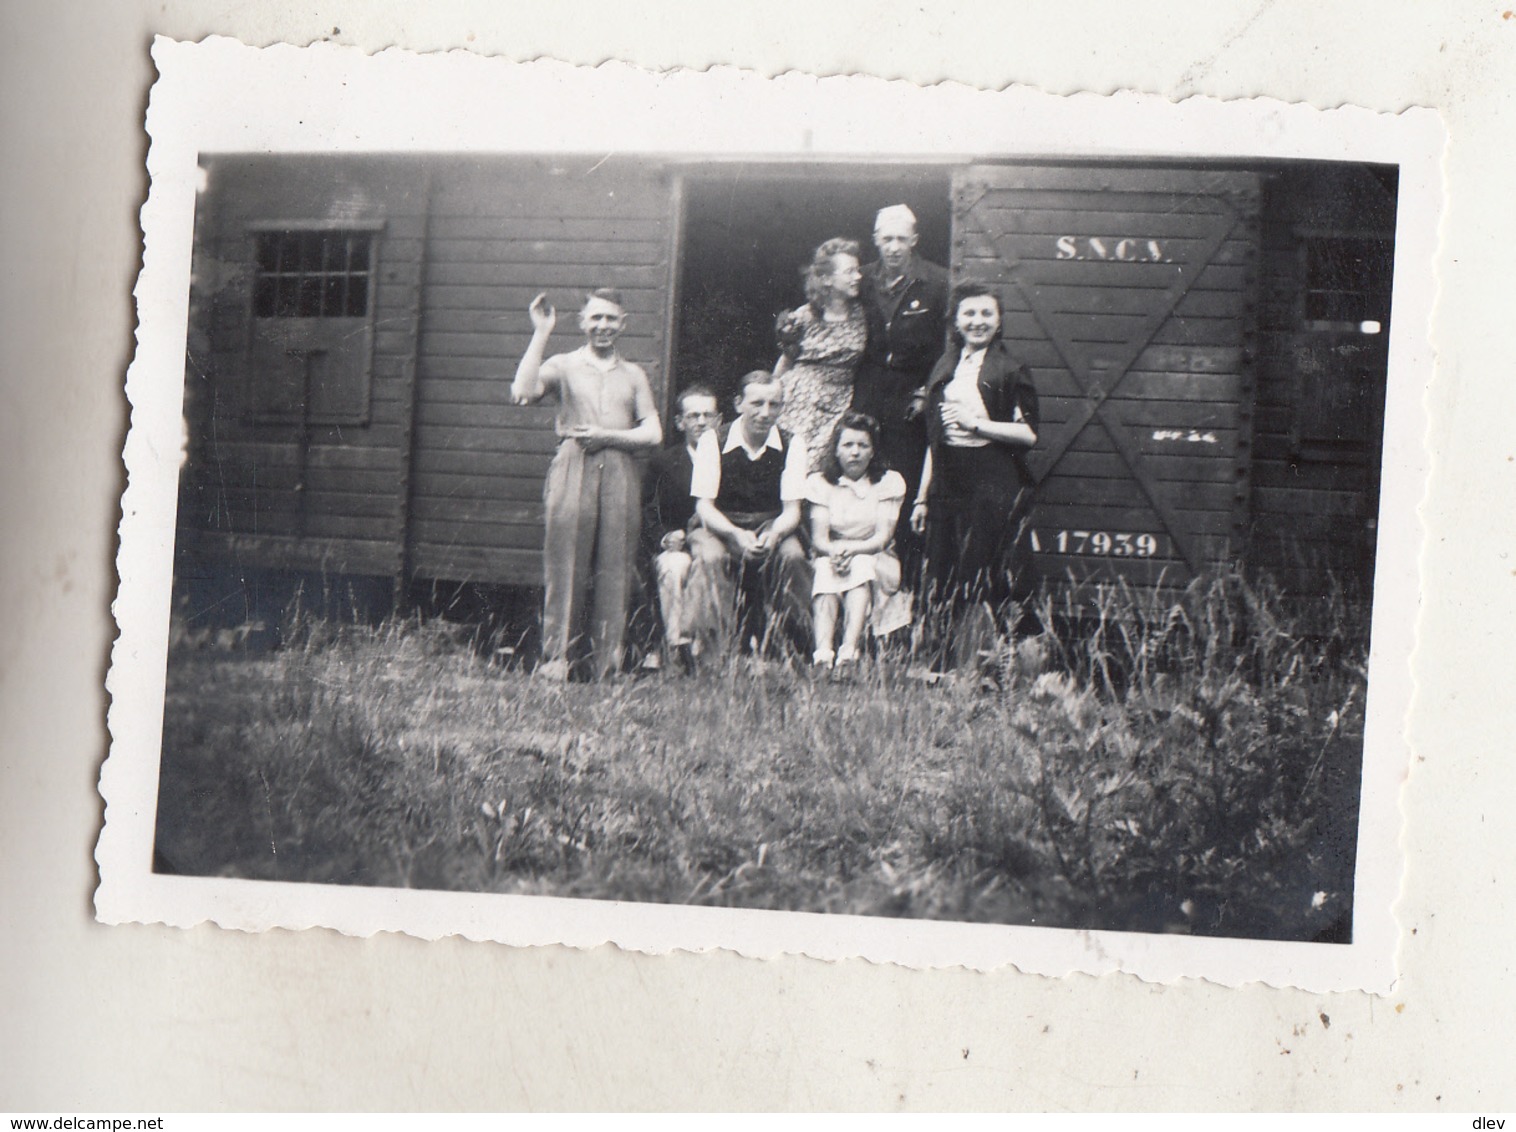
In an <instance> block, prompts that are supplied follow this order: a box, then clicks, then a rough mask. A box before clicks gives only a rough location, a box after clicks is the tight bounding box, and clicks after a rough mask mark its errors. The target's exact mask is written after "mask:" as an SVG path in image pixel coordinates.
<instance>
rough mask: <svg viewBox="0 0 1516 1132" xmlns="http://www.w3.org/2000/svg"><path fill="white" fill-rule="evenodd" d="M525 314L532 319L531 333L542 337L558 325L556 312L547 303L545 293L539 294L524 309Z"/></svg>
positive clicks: (550, 304)
mask: <svg viewBox="0 0 1516 1132" xmlns="http://www.w3.org/2000/svg"><path fill="white" fill-rule="evenodd" d="M526 313H527V314H528V315H530V316H531V319H532V331H533V332H534V333H536V334H541V335H542V336H543V337H546V336H547V335H549V334H551V333H552V332H553V327H555V326H557V325H558V312H557V311H556V310H554V309H553V304H552V303H550V302H548V301H547V292H546V291H542V292H539V293H538V295H537V297H536V298H535V299H533V300H532V302H531V305H530V306H529V307H527V308H526Z"/></svg>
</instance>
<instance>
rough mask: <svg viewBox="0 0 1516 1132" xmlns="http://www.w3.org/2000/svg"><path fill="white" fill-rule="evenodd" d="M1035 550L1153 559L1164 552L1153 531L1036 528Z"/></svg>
mask: <svg viewBox="0 0 1516 1132" xmlns="http://www.w3.org/2000/svg"><path fill="white" fill-rule="evenodd" d="M1032 549H1033V550H1037V551H1041V552H1043V553H1045V554H1093V555H1098V556H1102V557H1109V558H1153V557H1155V556H1157V555H1158V554H1160V553H1161V552H1162V549H1163V540H1162V536H1160V535H1155V534H1153V533H1151V532H1149V531H1142V532H1132V531H1071V530H1060V531H1033V532H1032Z"/></svg>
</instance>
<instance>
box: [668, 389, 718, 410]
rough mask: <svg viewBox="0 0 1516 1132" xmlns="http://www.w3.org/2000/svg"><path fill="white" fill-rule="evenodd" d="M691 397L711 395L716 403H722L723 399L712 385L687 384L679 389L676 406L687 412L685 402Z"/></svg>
mask: <svg viewBox="0 0 1516 1132" xmlns="http://www.w3.org/2000/svg"><path fill="white" fill-rule="evenodd" d="M691 397H709V398H710V399H711V400H712V401H715V402H716V404H718V405H719V404H721V401H720V400H719V399H718V398H717V396H716V391H715V390H713V389H712V388H711V387H710V386H708V385H687V386H685V387H684V388H683V389H681V390H680V391H679V393H678V395H677V396H675V398H674V407H675V408H677V409H678V410H679V412H681V413H684V412H686V411H687V410H686V409H685V407H684V403H685V402H686V401H688V400H689V399H690V398H691Z"/></svg>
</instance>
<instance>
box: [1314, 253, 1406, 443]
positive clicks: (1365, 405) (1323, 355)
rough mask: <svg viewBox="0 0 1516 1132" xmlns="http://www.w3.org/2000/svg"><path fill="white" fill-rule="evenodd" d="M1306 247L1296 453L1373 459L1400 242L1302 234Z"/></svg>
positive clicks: (1379, 421) (1382, 399) (1380, 409)
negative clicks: (1396, 249)
mask: <svg viewBox="0 0 1516 1132" xmlns="http://www.w3.org/2000/svg"><path fill="white" fill-rule="evenodd" d="M1299 246H1300V274H1299V292H1298V293H1299V307H1298V311H1299V323H1298V326H1299V329H1298V331H1297V332H1296V333H1295V334H1294V335H1293V336H1292V342H1291V351H1292V354H1293V369H1294V374H1295V413H1294V421H1293V424H1292V427H1291V434H1292V440H1293V444H1292V447H1293V449H1294V452H1295V454H1296V455H1297V457H1299V458H1302V459H1331V460H1341V459H1344V458H1348V459H1351V458H1364V459H1367V458H1370V457H1371V455H1372V452H1373V450H1374V439H1375V437H1376V436H1377V434H1378V432H1379V430H1380V428H1381V427H1382V425H1381V419H1380V418H1381V415H1382V413H1383V407H1384V382H1385V367H1386V364H1387V354H1386V348H1387V344H1388V337H1389V321H1390V290H1391V275H1392V272H1393V264H1394V241H1393V239H1391V238H1389V237H1387V236H1379V235H1358V234H1339V233H1311V232H1302V233H1300V245H1299Z"/></svg>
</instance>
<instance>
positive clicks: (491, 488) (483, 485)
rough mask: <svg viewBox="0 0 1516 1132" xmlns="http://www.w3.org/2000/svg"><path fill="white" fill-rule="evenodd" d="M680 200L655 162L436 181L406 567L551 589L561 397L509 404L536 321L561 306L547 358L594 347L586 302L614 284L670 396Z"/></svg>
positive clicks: (628, 336)
mask: <svg viewBox="0 0 1516 1132" xmlns="http://www.w3.org/2000/svg"><path fill="white" fill-rule="evenodd" d="M671 213H672V204H671V187H670V181H669V178H668V176H667V175H666V174H665V173H664V172H663V170H662V169H661V168H660V167H659V166H658V165H656V164H653V163H639V162H633V161H629V160H620V159H615V158H613V159H611V160H608V161H604V162H598V163H597V161H596V160H595V159H589V158H567V157H564V158H500V159H485V160H478V161H469V162H461V163H458V164H456V165H450V166H448V167H446V168H442V169H439V170H438V171H437V173H436V176H435V179H434V183H433V193H432V216H431V222H430V226H429V229H428V239H427V257H426V258H427V277H426V288H425V308H424V310H423V312H422V319H421V335H420V338H421V341H420V346H419V359H418V361H419V372H418V389H417V401H416V408H417V415H416V437H415V447H414V457H413V459H414V469H413V485H412V496H411V531H410V539H411V542H410V547H409V557H410V562H411V565H412V570H413V572H414V573H415V574H416V575H417V576H419V577H424V578H439V579H447V580H452V581H469V582H485V583H495V584H511V585H540V584H541V577H542V565H541V561H542V559H541V550H542V523H543V509H542V487H543V480H544V478H545V475H546V472H547V466H548V463H549V461H550V460H551V459H552V454H553V452H554V450H555V448H556V440H555V438H554V435H553V417H554V408H553V405H552V404H551V403H550V401H549V400H544V401H543V402H542V403H541V404H540V405H537V406H530V407H519V406H515V405H512V404H511V403H510V381H511V378H512V376H513V375H514V374H515V370H516V364H517V362H518V361H519V360H520V358H521V355H522V353H523V352H525V350H526V346H527V343H528V342H529V341H530V339H531V322H530V320H529V319H528V317H527V313H526V308H527V305H528V304H529V303H530V302H531V299H532V297H533V296H534V295H536V294H537V293H538V292H540V291H546V292H547V293H548V297H549V299H550V301H552V302H553V304H554V305H555V306H556V307H557V309H558V325H557V328H556V330H555V331H554V333H553V337H552V340H551V342H550V343H549V346H548V352H549V353H550V354H551V353H558V352H562V351H567V350H573V349H577V348H578V347H579V346H580V345H582V344H583V337H582V335H581V334H580V331H579V328H578V322H577V318H576V313H577V311H578V309H579V305H580V302H581V301H582V299H583V296H584V294H585V293H586V292H587V291H590V290H592V289H593V288H596V287H606V286H610V287H617V288H619V289H620V290H621V292H622V294H623V296H624V297H625V299H626V305H627V314H628V317H629V322H628V326H627V330H626V332H625V334H624V335H623V337H622V339H621V343H620V349H621V352H622V354H623V355H624V356H625V357H627V358H628V359H629V360H631V361H634V362H636V363H637V364H638V365H640V366H642V368H643V369H644V370H646V371H647V374H648V378H649V380H650V381H651V382H652V383H653V386H654V391H655V393H656V394H658V395H659V397H660V401H661V397H662V385H663V366H664V357H665V344H664V338H665V334H666V329H665V324H666V315H667V301H668V298H667V297H668V287H669V278H670V270H669V248H670V241H671V235H670V232H671V229H670V225H671Z"/></svg>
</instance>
